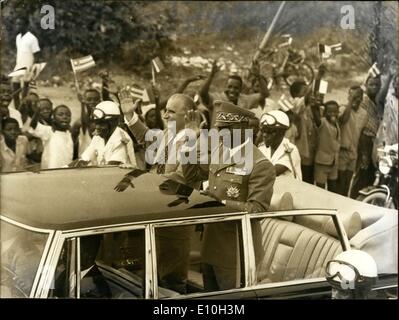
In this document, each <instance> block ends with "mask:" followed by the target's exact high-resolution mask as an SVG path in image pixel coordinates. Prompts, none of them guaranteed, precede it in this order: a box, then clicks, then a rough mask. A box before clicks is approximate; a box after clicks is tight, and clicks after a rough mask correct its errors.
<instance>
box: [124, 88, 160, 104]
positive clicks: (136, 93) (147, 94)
mask: <svg viewBox="0 0 399 320" xmlns="http://www.w3.org/2000/svg"><path fill="white" fill-rule="evenodd" d="M130 94H131V95H132V97H133V98H137V99H141V100H142V101H143V102H144V103H146V102H153V101H154V99H153V95H152V92H151V90H149V89H139V88H136V87H131V88H130Z"/></svg>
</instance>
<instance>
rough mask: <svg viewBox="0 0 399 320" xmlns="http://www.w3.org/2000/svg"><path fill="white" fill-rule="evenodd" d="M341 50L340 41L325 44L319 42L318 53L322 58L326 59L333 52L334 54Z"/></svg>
mask: <svg viewBox="0 0 399 320" xmlns="http://www.w3.org/2000/svg"><path fill="white" fill-rule="evenodd" d="M341 50H342V43H341V42H340V43H337V44H333V45H326V44H321V43H319V53H320V55H321V57H322V58H323V59H328V58H330V57H331V56H332V55H333V53H334V54H336V53H337V52H339V51H341Z"/></svg>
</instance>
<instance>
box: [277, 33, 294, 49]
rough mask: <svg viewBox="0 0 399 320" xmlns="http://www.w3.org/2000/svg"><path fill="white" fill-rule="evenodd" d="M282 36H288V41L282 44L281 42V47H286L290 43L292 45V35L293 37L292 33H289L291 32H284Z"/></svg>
mask: <svg viewBox="0 0 399 320" xmlns="http://www.w3.org/2000/svg"><path fill="white" fill-rule="evenodd" d="M281 37H282V38H286V39H287V41H286V42H283V43H281V44H279V45H278V47H279V48H282V47H286V46H290V45H291V43H292V37H291V35H289V34H283V35H282V36H281Z"/></svg>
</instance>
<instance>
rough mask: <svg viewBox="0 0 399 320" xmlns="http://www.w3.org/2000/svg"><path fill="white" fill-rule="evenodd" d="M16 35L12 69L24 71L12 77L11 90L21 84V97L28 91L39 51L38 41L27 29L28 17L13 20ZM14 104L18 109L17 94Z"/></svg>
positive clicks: (16, 88) (15, 89) (18, 87)
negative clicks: (15, 49)
mask: <svg viewBox="0 0 399 320" xmlns="http://www.w3.org/2000/svg"><path fill="white" fill-rule="evenodd" d="M15 26H16V30H17V32H18V35H17V37H16V47H17V59H16V65H15V68H14V71H16V70H20V69H23V68H26V69H25V73H24V74H22V75H20V76H15V77H13V78H12V84H13V92H15V91H17V90H18V89H20V87H21V84H22V98H24V97H25V96H26V95H27V93H28V82H29V80H30V79H28V78H29V77H30V75H31V74H34V73H35V70H34V68H35V62H37V60H38V55H39V52H40V46H39V41H38V39H37V38H36V36H35V35H33V34H32V33H31V32H30V31H29V17H28V16H25V17H19V18H18V19H17V20H16V22H15ZM14 105H15V108H16V109H18V108H19V105H20V100H19V94H16V95H14Z"/></svg>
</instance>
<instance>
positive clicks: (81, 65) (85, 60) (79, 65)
mask: <svg viewBox="0 0 399 320" xmlns="http://www.w3.org/2000/svg"><path fill="white" fill-rule="evenodd" d="M71 65H72V70H73V72H74V73H77V72H81V71H85V70H87V69H90V68H92V67H94V66H95V65H96V63H95V62H94V59H93V57H92V56H91V55H89V56H86V57H82V58H77V59H71Z"/></svg>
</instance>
